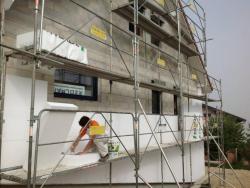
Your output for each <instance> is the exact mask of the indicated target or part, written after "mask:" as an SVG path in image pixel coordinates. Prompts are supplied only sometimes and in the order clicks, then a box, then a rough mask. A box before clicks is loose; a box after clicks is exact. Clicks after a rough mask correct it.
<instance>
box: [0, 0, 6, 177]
mask: <svg viewBox="0 0 250 188" xmlns="http://www.w3.org/2000/svg"><path fill="white" fill-rule="evenodd" d="M0 16H1V18H0V19H1V23H0V43H2V42H3V35H4V19H5V10H4V6H3V1H1V2H0ZM0 69H1V70H0V72H1V73H0V74H1V75H0V76H1V78H0V79H1V83H0V84H1V85H0V92H1V93H0V100H1V105H0V108H1V109H0V169H1V168H2V145H3V144H2V138H3V125H4V98H5V80H6V62H5V60H4V51H3V47H0ZM0 179H1V176H0Z"/></svg>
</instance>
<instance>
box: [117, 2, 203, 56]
mask: <svg viewBox="0 0 250 188" xmlns="http://www.w3.org/2000/svg"><path fill="white" fill-rule="evenodd" d="M133 11H134V8H133V7H132V6H130V5H124V6H121V7H119V8H117V9H114V10H113V12H115V13H117V14H118V15H120V16H121V17H123V18H125V19H127V20H128V21H130V22H132V21H133V17H134V14H133ZM138 19H139V23H138V25H139V27H141V28H142V29H144V30H145V31H147V32H148V33H150V34H152V35H153V36H154V37H156V38H158V39H159V40H161V41H162V42H164V43H166V44H167V45H169V46H171V47H173V48H174V49H176V50H178V45H179V41H178V38H177V37H176V36H173V35H171V34H169V33H168V32H166V31H165V30H164V29H162V28H161V27H160V26H158V25H157V24H155V23H154V22H153V21H151V20H149V19H148V18H146V17H145V16H144V15H143V14H141V13H138ZM181 52H182V53H184V54H186V55H187V56H189V57H191V56H198V55H199V53H198V52H197V51H195V50H193V49H192V48H190V47H189V46H187V45H186V44H184V43H183V42H181Z"/></svg>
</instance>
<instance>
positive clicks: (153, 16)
mask: <svg viewBox="0 0 250 188" xmlns="http://www.w3.org/2000/svg"><path fill="white" fill-rule="evenodd" d="M150 18H151V20H152V21H153V22H154V23H155V24H157V25H159V26H162V25H163V24H164V22H163V21H162V20H161V19H160V17H159V16H158V15H155V14H151V17H150Z"/></svg>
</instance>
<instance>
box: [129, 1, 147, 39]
mask: <svg viewBox="0 0 250 188" xmlns="http://www.w3.org/2000/svg"><path fill="white" fill-rule="evenodd" d="M131 2H132V1H131ZM131 6H132V7H134V5H133V4H131ZM139 12H140V13H141V14H144V12H145V8H144V7H141V8H140V9H139ZM129 31H131V32H133V33H134V32H135V27H134V23H133V22H129ZM136 34H137V35H138V36H142V35H143V30H142V29H141V28H140V27H139V26H138V25H137V27H136Z"/></svg>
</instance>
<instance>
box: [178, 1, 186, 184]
mask: <svg viewBox="0 0 250 188" xmlns="http://www.w3.org/2000/svg"><path fill="white" fill-rule="evenodd" d="M176 16H177V30H178V55H177V64H178V69H179V95H180V96H179V116H178V124H179V129H180V132H181V146H182V147H181V158H182V184H183V186H185V147H184V110H183V86H182V84H183V79H182V77H183V63H182V62H181V60H180V58H181V57H180V56H181V24H180V10H179V0H176Z"/></svg>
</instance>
